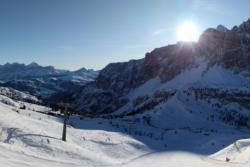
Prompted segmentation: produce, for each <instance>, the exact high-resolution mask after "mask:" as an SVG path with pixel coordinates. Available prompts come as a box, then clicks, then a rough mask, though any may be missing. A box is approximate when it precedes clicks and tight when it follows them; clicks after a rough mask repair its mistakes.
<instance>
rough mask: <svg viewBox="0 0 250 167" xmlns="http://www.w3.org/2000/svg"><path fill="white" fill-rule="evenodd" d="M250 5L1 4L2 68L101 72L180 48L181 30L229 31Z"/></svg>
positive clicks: (20, 0) (83, 0)
mask: <svg viewBox="0 0 250 167" xmlns="http://www.w3.org/2000/svg"><path fill="white" fill-rule="evenodd" d="M249 7H250V1H249V0H0V64H5V63H6V62H19V63H25V64H28V63H30V62H33V61H34V62H37V63H38V64H41V65H53V66H56V67H57V68H64V69H70V70H74V69H78V68H81V67H86V68H94V69H101V68H103V67H104V66H105V65H107V64H108V63H110V62H117V61H128V60H129V59H139V58H142V57H144V55H145V53H146V52H149V51H151V50H152V49H154V48H156V47H161V46H165V45H168V44H173V43H176V41H177V36H176V31H177V28H178V26H179V25H180V24H181V23H182V22H184V21H186V20H191V21H192V22H194V23H195V24H196V25H197V27H198V29H199V31H200V32H202V31H204V30H205V29H206V28H207V27H216V26H217V25H218V24H223V25H225V26H227V27H228V28H231V27H232V26H233V25H238V24H240V23H241V22H243V21H245V20H247V19H248V18H249V17H250V9H249Z"/></svg>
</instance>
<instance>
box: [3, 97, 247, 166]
mask: <svg viewBox="0 0 250 167" xmlns="http://www.w3.org/2000/svg"><path fill="white" fill-rule="evenodd" d="M6 100H7V101H8V100H10V99H8V98H7V97H6V98H5V101H6ZM175 100H176V102H178V103H181V101H180V99H179V98H176V99H175ZM11 102H12V103H11V104H12V105H7V104H3V103H1V102H0V162H1V164H0V166H4V167H50V166H53V167H82V166H89V167H94V166H114V167H140V166H145V165H146V166H148V167H150V166H152V167H154V166H157V167H161V166H162V167H166V166H167V167H168V166H169V167H179V166H184V167H191V166H192V167H196V166H197V167H200V166H202V167H206V166H207V167H208V166H209V167H211V166H212V167H220V166H244V167H245V166H247V165H250V163H249V159H248V155H249V153H250V151H249V150H250V147H249V146H250V144H248V143H250V140H248V139H245V140H239V141H238V142H237V143H238V144H237V146H238V147H236V146H235V145H234V144H232V145H229V144H231V143H233V142H234V141H235V140H238V139H243V138H248V137H250V135H249V131H248V130H243V131H237V130H233V129H230V127H226V128H228V129H224V128H225V127H221V129H220V128H219V129H218V130H219V133H214V134H213V133H211V134H210V136H204V135H203V134H197V133H194V132H192V131H189V130H185V129H178V130H177V131H178V133H177V134H176V133H173V132H174V131H175V130H174V129H173V130H171V131H165V133H166V134H165V136H166V137H165V138H164V139H163V140H160V139H158V138H157V137H155V136H154V137H155V138H154V137H153V138H150V137H147V136H136V135H134V134H133V132H131V133H132V134H128V133H124V132H123V131H122V128H124V127H126V126H127V128H131V129H132V130H133V129H134V131H138V130H141V131H143V130H144V131H146V132H150V133H154V134H155V135H156V136H157V134H160V133H162V130H161V129H157V128H154V127H150V126H147V125H145V124H144V125H142V124H134V125H128V123H127V122H126V121H124V120H112V121H113V122H112V123H110V121H108V120H104V119H89V118H85V119H83V120H80V119H79V117H76V116H74V117H71V119H70V121H69V123H70V125H72V126H68V128H67V130H68V131H67V142H62V141H61V130H62V120H61V118H59V117H53V116H48V115H44V114H41V113H37V112H34V111H31V110H29V109H32V110H36V109H37V110H39V111H41V110H48V108H46V107H41V106H37V105H32V104H29V103H25V105H26V106H27V107H26V108H27V109H26V110H19V113H18V112H16V110H18V106H19V105H18V102H15V101H11ZM183 107H184V109H186V107H187V106H184V105H183ZM116 124H119V126H118V127H116V126H117V125H116ZM244 131H245V132H244ZM223 144H224V146H222V145H223ZM163 145H166V148H164V147H165V146H164V147H163ZM228 145H229V146H228ZM221 148H224V149H222V150H221V151H219V150H220V149H221ZM216 152H217V153H216ZM211 154H212V155H211ZM227 157H228V158H230V160H231V162H226V161H225V159H226V158H227Z"/></svg>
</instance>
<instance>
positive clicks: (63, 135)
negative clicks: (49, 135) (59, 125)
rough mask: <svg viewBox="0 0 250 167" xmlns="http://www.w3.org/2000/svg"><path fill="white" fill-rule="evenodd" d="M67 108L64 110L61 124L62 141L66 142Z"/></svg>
mask: <svg viewBox="0 0 250 167" xmlns="http://www.w3.org/2000/svg"><path fill="white" fill-rule="evenodd" d="M67 112H68V111H67V108H65V110H64V122H63V133H62V141H66V130H67V120H68V113H67Z"/></svg>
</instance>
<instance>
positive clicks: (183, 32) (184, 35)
mask: <svg viewBox="0 0 250 167" xmlns="http://www.w3.org/2000/svg"><path fill="white" fill-rule="evenodd" d="M177 37H178V41H198V38H199V31H198V28H197V26H196V25H195V24H194V23H193V22H190V21H186V22H184V23H182V24H181V25H180V26H179V27H178V30H177Z"/></svg>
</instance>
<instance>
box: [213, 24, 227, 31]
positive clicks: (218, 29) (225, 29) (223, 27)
mask: <svg viewBox="0 0 250 167" xmlns="http://www.w3.org/2000/svg"><path fill="white" fill-rule="evenodd" d="M216 30H217V31H220V32H227V31H228V29H227V28H226V27H225V26H224V25H221V24H220V25H218V26H217V28H216Z"/></svg>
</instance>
